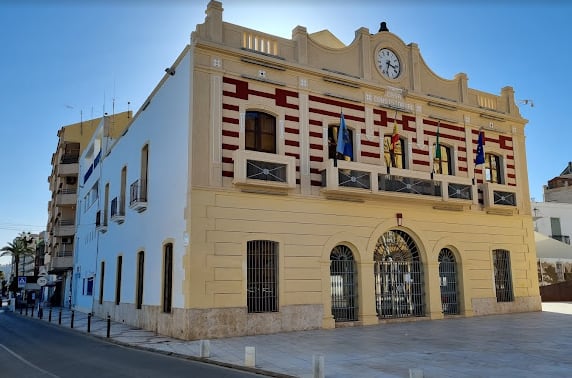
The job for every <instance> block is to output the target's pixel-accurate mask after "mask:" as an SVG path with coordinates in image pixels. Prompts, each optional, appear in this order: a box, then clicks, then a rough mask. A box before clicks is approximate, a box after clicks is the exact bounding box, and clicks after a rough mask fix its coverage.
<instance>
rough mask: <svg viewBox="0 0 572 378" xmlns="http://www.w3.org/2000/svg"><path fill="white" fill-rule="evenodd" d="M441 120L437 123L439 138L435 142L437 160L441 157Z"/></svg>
mask: <svg viewBox="0 0 572 378" xmlns="http://www.w3.org/2000/svg"><path fill="white" fill-rule="evenodd" d="M440 125H441V122H439V123H437V140H436V142H435V160H437V159H441V144H439V126H440Z"/></svg>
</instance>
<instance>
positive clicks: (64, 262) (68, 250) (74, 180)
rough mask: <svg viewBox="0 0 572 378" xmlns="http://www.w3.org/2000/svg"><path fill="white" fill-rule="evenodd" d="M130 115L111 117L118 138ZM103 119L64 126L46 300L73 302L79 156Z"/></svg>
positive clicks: (51, 214)
mask: <svg viewBox="0 0 572 378" xmlns="http://www.w3.org/2000/svg"><path fill="white" fill-rule="evenodd" d="M130 118H131V112H123V113H119V114H116V115H113V116H112V117H110V118H108V120H107V122H108V126H107V127H108V130H109V131H110V132H111V133H112V134H113V136H114V137H117V136H119V135H121V133H122V131H123V129H124V128H125V126H126V125H127V124H128V123H129V120H130ZM101 122H103V118H96V119H90V120H85V121H83V120H82V121H81V122H78V123H75V124H71V125H66V126H62V127H61V128H60V129H59V130H58V144H57V147H56V151H55V152H54V153H53V154H52V160H51V166H52V171H51V174H50V176H48V184H49V189H50V193H51V198H50V201H49V202H48V222H47V225H46V233H45V240H44V241H45V244H44V249H45V257H44V266H43V267H42V272H44V273H49V274H50V282H49V285H48V287H51V289H50V290H49V292H48V291H47V288H48V287H46V293H45V295H46V296H45V299H46V300H47V299H49V298H52V301H53V302H52V303H53V304H54V305H58V306H63V305H69V302H68V303H66V299H67V298H69V296H70V295H71V292H70V288H71V278H72V274H71V273H72V269H73V247H74V237H75V229H76V227H75V225H76V222H75V215H76V203H77V189H78V173H79V156H80V154H81V153H82V152H83V149H84V148H85V147H86V145H87V143H88V142H89V141H90V139H91V137H92V135H93V133H94V131H95V130H96V129H97V127H98V126H99V124H100V123H101Z"/></svg>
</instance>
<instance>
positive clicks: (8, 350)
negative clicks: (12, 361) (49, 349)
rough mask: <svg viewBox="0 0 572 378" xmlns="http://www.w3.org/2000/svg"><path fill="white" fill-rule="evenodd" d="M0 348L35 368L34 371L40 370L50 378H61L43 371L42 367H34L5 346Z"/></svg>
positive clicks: (0, 345)
mask: <svg viewBox="0 0 572 378" xmlns="http://www.w3.org/2000/svg"><path fill="white" fill-rule="evenodd" d="M0 347H2V348H4V350H6V352H8V353H10V354H11V355H12V356H14V357H16V358H17V359H19V360H20V361H22V362H23V363H25V364H26V365H28V366H30V367H33V368H34V369H36V370H38V371H40V372H42V373H44V374H46V375H48V376H50V377H53V378H60V377H58V376H57V375H54V374H52V373H50V372H49V371H47V370H44V369H42V368H41V367H39V366H36V365H34V364H33V363H31V362H30V361H28V360H26V359H25V358H24V357H22V356H20V355H19V354H18V353H16V352H13V351H12V350H11V349H10V348H8V347H6V346H5V345H2V344H0Z"/></svg>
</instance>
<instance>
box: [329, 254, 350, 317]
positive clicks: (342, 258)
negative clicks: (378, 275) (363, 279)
mask: <svg viewBox="0 0 572 378" xmlns="http://www.w3.org/2000/svg"><path fill="white" fill-rule="evenodd" d="M355 268H356V266H355V261H354V256H353V254H352V251H351V250H350V249H349V248H348V247H346V246H344V245H338V246H336V247H335V248H334V249H333V250H332V252H331V253H330V282H331V288H332V315H333V316H334V319H335V321H336V322H349V321H354V320H357V272H356V269H355Z"/></svg>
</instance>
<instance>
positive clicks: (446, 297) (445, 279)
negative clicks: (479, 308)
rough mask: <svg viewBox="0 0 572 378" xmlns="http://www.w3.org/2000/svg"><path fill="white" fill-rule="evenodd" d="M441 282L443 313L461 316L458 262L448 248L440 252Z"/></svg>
mask: <svg viewBox="0 0 572 378" xmlns="http://www.w3.org/2000/svg"><path fill="white" fill-rule="evenodd" d="M439 281H440V282H439V284H440V285H439V286H440V287H441V307H442V309H443V313H444V314H445V315H457V314H459V313H460V311H459V301H458V297H459V296H458V293H459V288H458V284H457V262H456V261H455V255H454V254H453V251H451V250H450V249H448V248H443V249H442V250H441V252H439Z"/></svg>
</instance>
